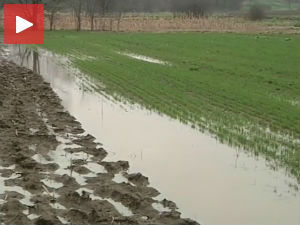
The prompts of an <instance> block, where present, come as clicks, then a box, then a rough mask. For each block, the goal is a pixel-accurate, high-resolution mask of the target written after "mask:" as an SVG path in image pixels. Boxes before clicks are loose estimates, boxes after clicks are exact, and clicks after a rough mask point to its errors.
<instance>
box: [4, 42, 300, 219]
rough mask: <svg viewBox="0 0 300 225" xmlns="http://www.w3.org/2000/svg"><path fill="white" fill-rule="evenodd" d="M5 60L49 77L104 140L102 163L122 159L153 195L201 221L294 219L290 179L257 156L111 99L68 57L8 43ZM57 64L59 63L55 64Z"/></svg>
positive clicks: (71, 107)
mask: <svg viewBox="0 0 300 225" xmlns="http://www.w3.org/2000/svg"><path fill="white" fill-rule="evenodd" d="M6 55H7V58H8V59H9V60H12V61H14V62H15V63H17V64H19V65H23V66H25V67H27V68H30V69H33V70H35V71H36V72H38V73H40V74H41V75H42V76H43V78H44V79H45V81H47V82H49V83H50V84H51V86H52V88H53V90H54V91H55V92H56V93H57V95H58V96H59V97H60V98H61V100H62V104H63V106H64V107H65V108H66V110H68V111H69V112H70V114H71V115H73V116H74V117H75V118H76V119H77V120H78V121H79V122H80V123H81V124H82V127H83V129H85V130H86V132H87V133H89V134H91V135H93V136H94V137H96V138H97V140H98V141H99V142H101V143H103V145H104V148H105V149H106V150H107V151H108V153H109V155H108V156H107V158H106V160H107V161H117V160H127V161H129V163H130V172H141V173H143V175H145V176H148V177H149V178H150V183H151V186H153V187H156V188H157V189H158V190H159V191H161V193H162V194H161V195H160V196H159V197H160V198H167V199H170V200H173V201H174V202H176V204H177V206H178V207H179V211H181V212H182V213H183V217H189V218H191V219H195V220H197V221H198V222H199V223H202V224H222V225H227V224H228V225H229V224H230V225H232V224H238V225H248V224H249V225H250V224H255V225H260V224H261V225H283V224H285V225H296V224H300V218H299V217H300V215H299V200H300V198H299V192H298V191H297V190H296V189H297V186H298V185H297V181H296V179H294V178H291V177H289V176H288V175H287V174H286V172H285V170H283V169H277V170H272V169H271V168H270V167H269V166H268V165H267V164H268V163H267V161H265V160H264V159H263V158H260V157H254V156H252V155H250V154H247V153H245V152H243V151H239V150H237V149H234V148H231V147H229V146H227V145H224V144H220V143H218V142H217V141H216V140H215V139H213V138H212V137H210V136H209V135H206V134H202V133H201V132H199V131H197V130H195V129H192V128H190V127H189V126H187V125H185V124H182V123H180V122H179V121H176V120H174V119H170V118H168V117H166V116H162V115H159V114H158V113H156V112H152V111H149V110H145V109H143V108H142V107H140V106H138V105H129V104H124V103H120V102H116V101H113V100H111V99H110V98H109V97H105V96H104V95H103V94H101V93H99V92H96V91H94V89H93V88H92V87H93V86H95V85H96V84H97V81H95V80H93V82H91V81H90V80H89V79H88V78H87V77H85V76H84V75H82V74H80V73H79V71H78V70H76V69H74V68H70V67H69V66H66V65H64V63H67V62H68V60H67V59H66V58H64V57H58V56H57V55H54V54H52V53H50V52H47V51H39V52H34V51H31V50H28V49H23V48H20V47H19V46H9V47H7V51H6ZM62 62H64V63H62Z"/></svg>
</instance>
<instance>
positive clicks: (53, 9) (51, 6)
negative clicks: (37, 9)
mask: <svg viewBox="0 0 300 225" xmlns="http://www.w3.org/2000/svg"><path fill="white" fill-rule="evenodd" d="M45 8H46V10H47V13H46V16H47V17H48V19H49V23H50V30H53V28H54V22H55V17H56V14H57V12H58V11H59V10H60V9H61V8H62V0H47V2H46V3H45Z"/></svg>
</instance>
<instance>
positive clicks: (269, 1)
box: [244, 0, 300, 11]
mask: <svg viewBox="0 0 300 225" xmlns="http://www.w3.org/2000/svg"><path fill="white" fill-rule="evenodd" d="M254 4H259V5H264V6H266V7H267V8H268V9H269V10H275V11H277V10H295V9H299V7H300V5H299V2H298V3H297V2H296V3H295V2H292V3H291V4H290V5H289V3H288V1H287V0H248V1H246V2H245V3H244V9H245V10H248V9H249V8H250V7H251V5H254Z"/></svg>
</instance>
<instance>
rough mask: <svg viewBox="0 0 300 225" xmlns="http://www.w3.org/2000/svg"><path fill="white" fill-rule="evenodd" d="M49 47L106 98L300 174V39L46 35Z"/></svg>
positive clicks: (273, 37) (197, 34)
mask: <svg viewBox="0 0 300 225" xmlns="http://www.w3.org/2000/svg"><path fill="white" fill-rule="evenodd" d="M44 47H45V48H47V49H49V50H52V51H55V52H57V53H60V54H66V55H68V56H70V57H71V59H72V61H73V63H74V64H75V65H76V66H77V67H78V68H79V69H81V70H82V71H83V72H85V73H87V74H90V75H91V76H93V77H95V78H97V79H99V80H101V81H102V82H103V83H104V84H105V87H106V88H105V90H104V91H105V92H107V93H108V94H111V95H114V96H122V97H123V98H125V99H126V100H129V101H133V102H138V103H139V104H141V105H143V106H145V107H147V108H150V109H153V110H157V111H159V112H162V113H164V114H167V115H169V116H171V117H173V118H177V119H180V120H181V121H182V122H185V123H189V124H191V125H192V126H193V127H197V128H199V129H200V130H202V131H205V132H209V133H210V134H212V135H213V136H215V137H216V138H218V139H219V140H220V141H222V142H226V143H228V144H231V145H233V146H236V147H239V148H243V149H246V150H249V151H250V152H252V153H254V154H255V155H258V154H261V155H264V156H265V157H266V158H267V159H268V160H270V161H271V162H272V165H274V166H283V167H285V168H287V169H288V170H289V171H290V172H291V173H292V174H293V175H295V176H299V169H298V168H299V153H298V147H299V72H300V71H299V56H300V51H299V37H298V36H297V35H263V36H261V35H247V34H230V33H226V34H225V33H223V34H221V33H159V34H153V33H122V34H117V33H93V32H81V33H76V32H47V33H46V41H45V45H44ZM128 53H130V54H131V53H134V54H139V55H144V56H147V57H151V58H155V59H159V60H162V61H165V62H167V64H155V63H150V62H145V61H141V60H138V59H134V58H132V57H129V56H126V54H128Z"/></svg>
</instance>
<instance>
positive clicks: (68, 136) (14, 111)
mask: <svg viewBox="0 0 300 225" xmlns="http://www.w3.org/2000/svg"><path fill="white" fill-rule="evenodd" d="M0 81H1V82H0V224H24V225H25V224H43V225H47V224H81V225H82V224H196V223H195V222H193V221H192V220H189V219H182V218H181V216H180V213H179V212H178V211H177V210H178V209H177V207H176V205H175V203H173V202H171V201H168V200H165V199H160V200H158V198H156V197H157V196H159V192H158V191H157V190H155V189H154V188H152V187H150V186H149V182H148V178H146V177H144V176H143V175H141V174H129V173H128V172H127V171H128V168H129V165H128V162H126V161H118V162H106V161H105V160H104V159H105V156H106V155H107V152H106V151H105V150H104V149H103V148H102V147H101V144H99V143H97V142H95V139H94V137H92V136H90V135H87V134H86V133H85V131H84V130H83V129H82V128H81V125H80V123H79V122H77V121H76V119H75V118H74V117H72V116H71V115H70V114H69V113H68V112H66V111H65V110H64V108H63V107H62V106H61V104H60V100H59V98H58V97H57V96H56V95H55V93H54V92H53V91H52V89H51V87H50V85H49V84H48V83H45V82H44V81H43V79H42V77H41V76H40V75H37V74H35V73H33V72H32V71H30V70H28V69H25V68H22V67H19V66H17V65H15V64H14V63H12V62H8V61H6V60H5V59H3V58H1V59H0ZM174 176H175V174H174ZM170 188H172V187H170Z"/></svg>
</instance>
